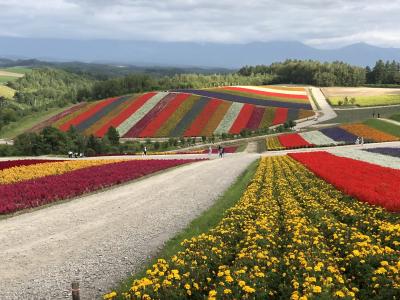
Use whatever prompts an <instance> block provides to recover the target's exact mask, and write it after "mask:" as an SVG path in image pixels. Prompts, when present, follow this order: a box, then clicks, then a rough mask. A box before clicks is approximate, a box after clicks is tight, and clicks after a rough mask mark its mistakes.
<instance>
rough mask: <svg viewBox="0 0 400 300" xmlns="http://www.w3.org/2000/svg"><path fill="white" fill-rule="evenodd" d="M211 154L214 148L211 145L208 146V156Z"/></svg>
mask: <svg viewBox="0 0 400 300" xmlns="http://www.w3.org/2000/svg"><path fill="white" fill-rule="evenodd" d="M211 154H212V148H211V146H208V156H211Z"/></svg>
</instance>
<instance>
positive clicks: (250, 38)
mask: <svg viewBox="0 0 400 300" xmlns="http://www.w3.org/2000/svg"><path fill="white" fill-rule="evenodd" d="M399 15H400V3H399V2H398V1H392V0H391V1H389V0H380V1H369V0H368V1H363V0H331V1H327V0H322V1H321V0H264V1H256V0H247V1H235V0H230V1H228V0H219V1H215V0H198V1H195V0H185V1H184V0H153V1H150V0H115V1H110V0H107V1H105V0H24V1H17V0H0V35H3V36H5V35H6V36H23V37H49V38H72V39H77V38H79V39H124V40H162V41H196V42H223V43H247V42H256V41H270V40H298V41H302V42H305V43H307V44H310V45H313V46H317V47H323V48H335V47H339V46H342V45H346V44H351V43H355V42H367V43H370V44H374V45H380V46H393V47H400V27H399V26H398V16H399Z"/></svg>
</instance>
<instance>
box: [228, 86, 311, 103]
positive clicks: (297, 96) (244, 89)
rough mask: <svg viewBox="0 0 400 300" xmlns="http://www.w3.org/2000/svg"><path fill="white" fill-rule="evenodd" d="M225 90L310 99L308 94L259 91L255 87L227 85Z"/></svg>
mask: <svg viewBox="0 0 400 300" xmlns="http://www.w3.org/2000/svg"><path fill="white" fill-rule="evenodd" d="M224 90H231V91H239V92H245V93H250V94H256V95H263V96H271V97H278V98H292V99H303V100H307V101H308V97H307V96H306V95H294V94H283V93H274V92H267V91H259V90H253V89H246V88H241V87H235V86H227V87H224Z"/></svg>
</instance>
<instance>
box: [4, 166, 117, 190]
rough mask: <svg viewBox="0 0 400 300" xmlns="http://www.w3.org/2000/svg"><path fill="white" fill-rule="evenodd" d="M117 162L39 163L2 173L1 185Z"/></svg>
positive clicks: (16, 167)
mask: <svg viewBox="0 0 400 300" xmlns="http://www.w3.org/2000/svg"><path fill="white" fill-rule="evenodd" d="M113 162H115V160H69V161H54V160H53V161H48V162H42V161H38V162H36V163H34V164H28V165H19V166H14V167H11V168H7V169H3V170H1V171H0V185H1V184H10V183H15V182H21V181H26V180H31V179H38V178H41V177H45V176H51V175H60V174H64V173H68V172H71V171H74V170H79V169H83V168H88V167H93V166H99V165H104V164H109V163H113Z"/></svg>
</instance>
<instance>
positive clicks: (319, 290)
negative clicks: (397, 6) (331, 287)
mask: <svg viewBox="0 0 400 300" xmlns="http://www.w3.org/2000/svg"><path fill="white" fill-rule="evenodd" d="M312 291H313V293H321V292H322V289H321V287H320V286H319V285H315V286H313V290H312Z"/></svg>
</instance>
